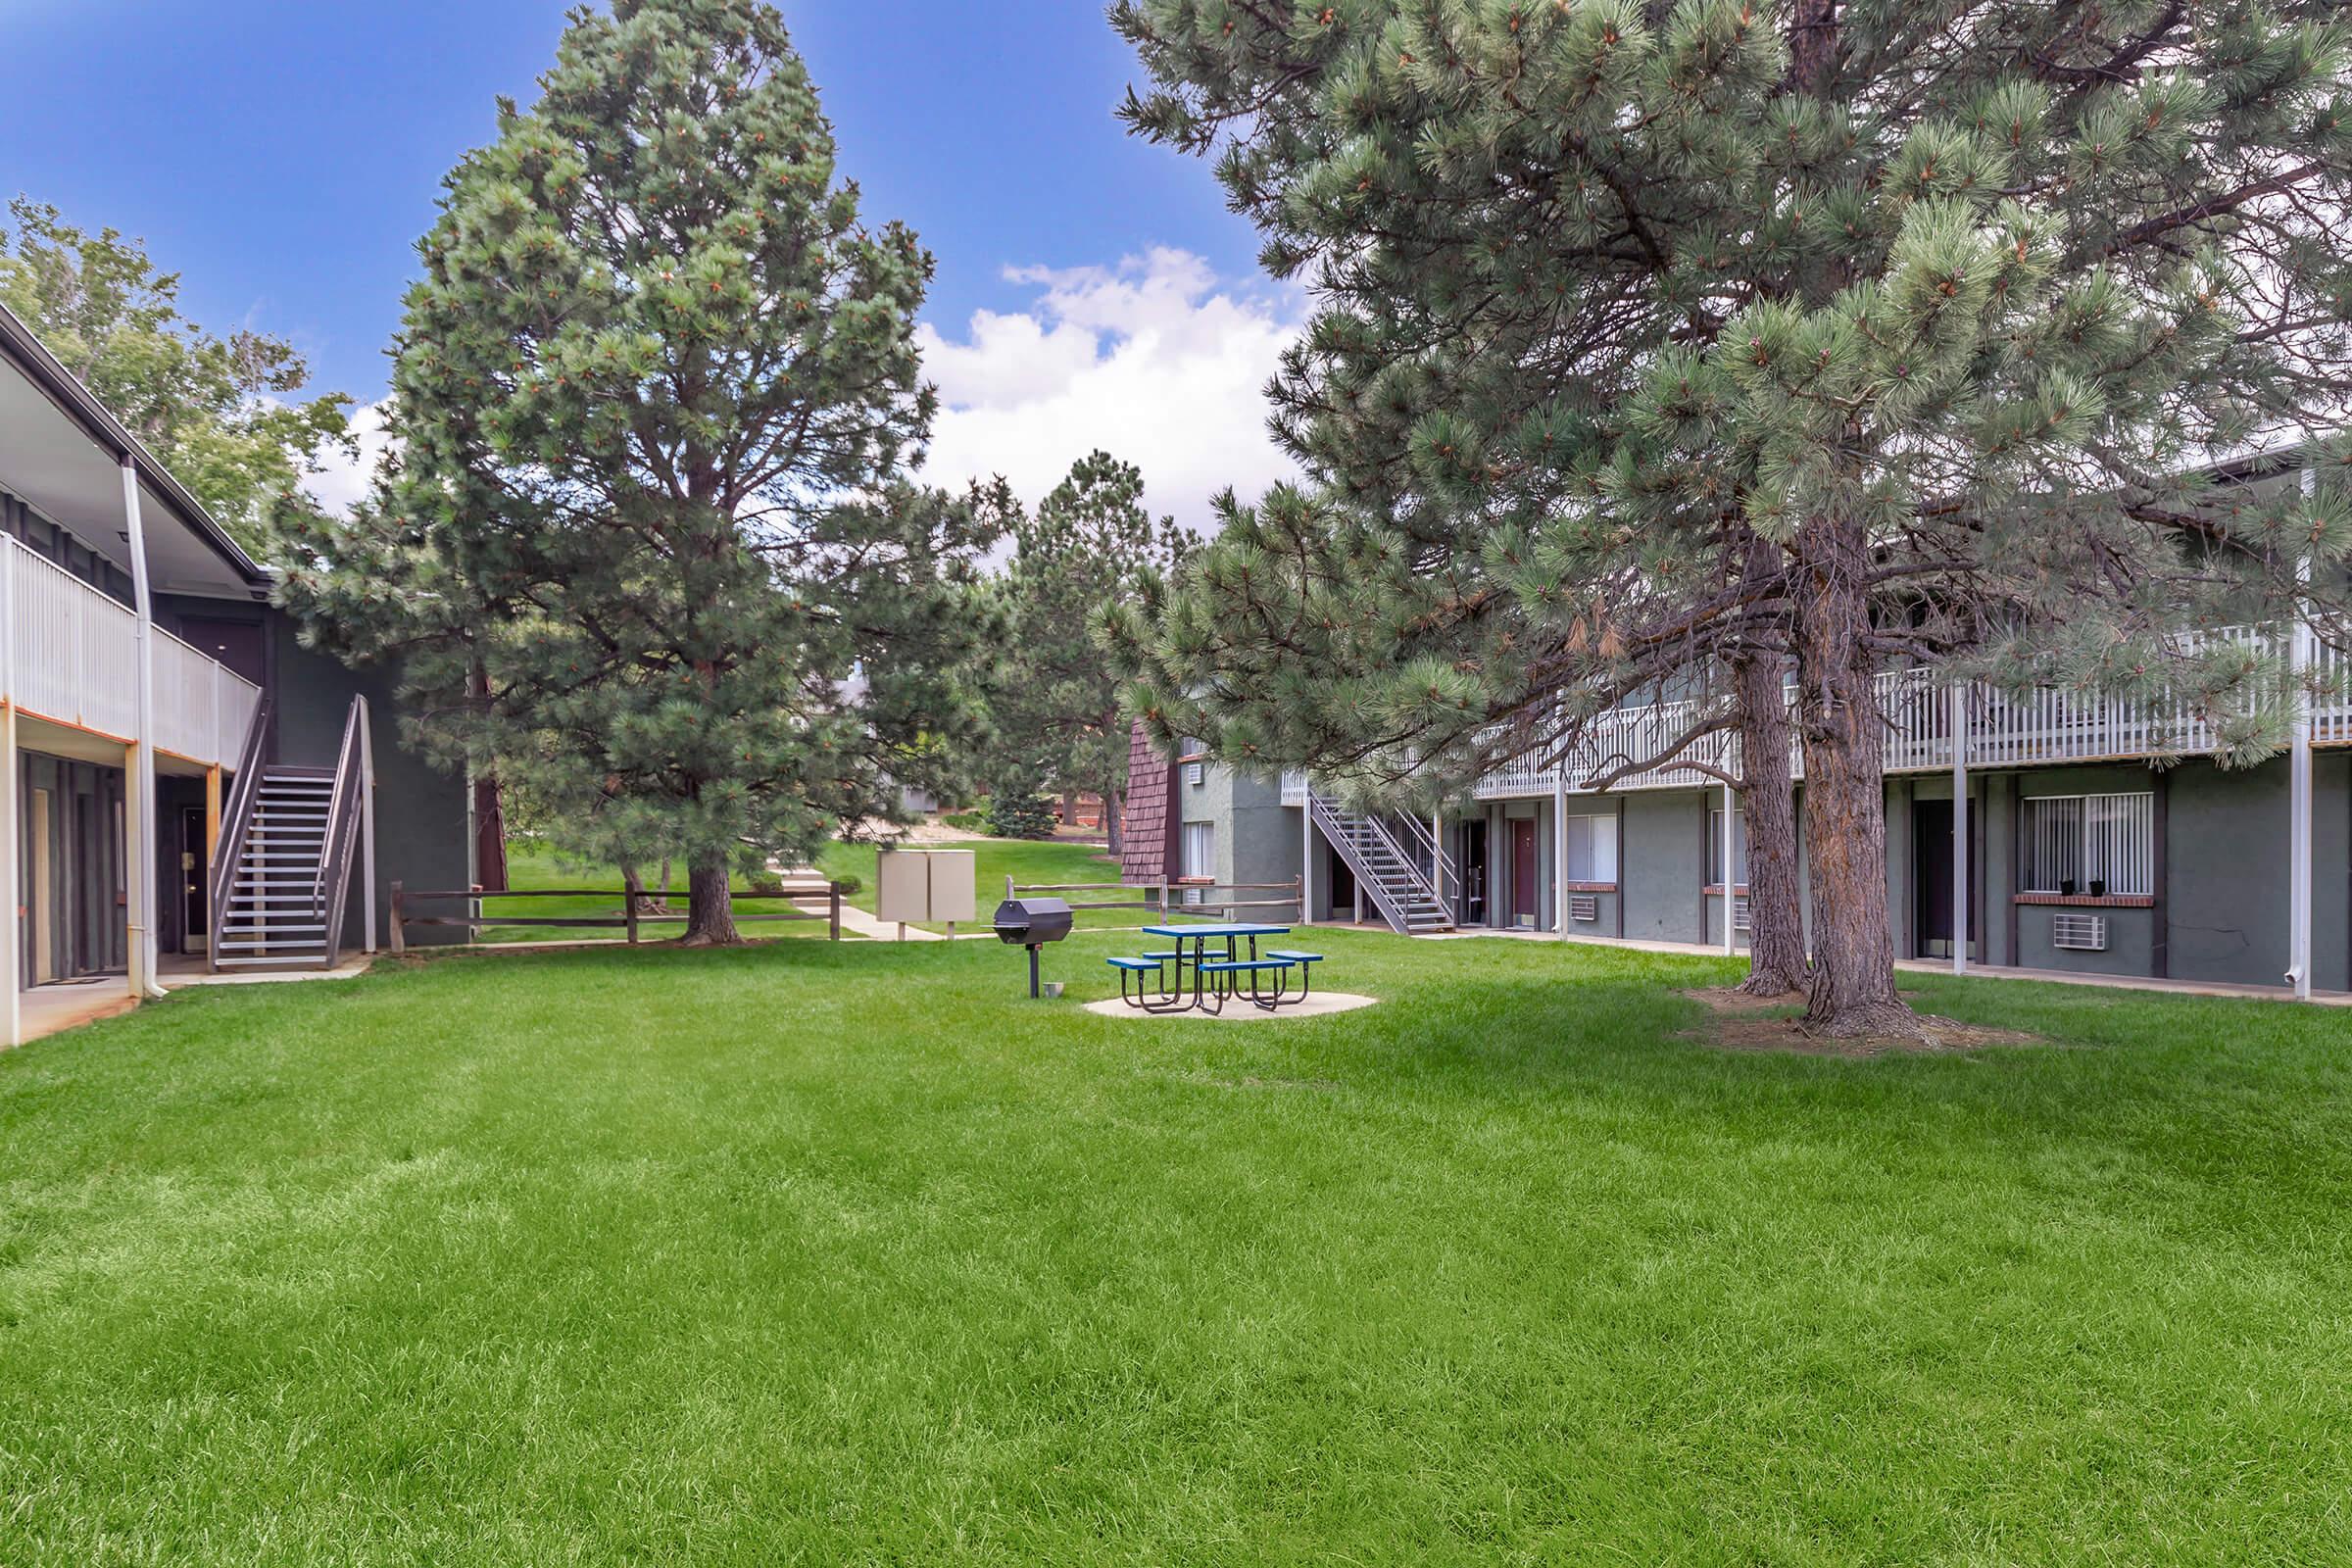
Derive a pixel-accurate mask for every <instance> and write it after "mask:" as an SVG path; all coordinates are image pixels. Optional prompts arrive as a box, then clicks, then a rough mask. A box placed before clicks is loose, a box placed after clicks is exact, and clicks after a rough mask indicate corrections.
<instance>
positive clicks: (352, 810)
mask: <svg viewBox="0 0 2352 1568" xmlns="http://www.w3.org/2000/svg"><path fill="white" fill-rule="evenodd" d="M367 753H368V699H367V697H366V695H365V694H355V695H354V696H353V697H352V699H351V708H350V710H349V711H348V712H347V713H346V714H345V716H344V719H343V745H342V747H341V748H340V749H339V750H338V751H337V752H336V754H335V788H334V793H333V794H332V795H331V796H329V797H328V801H327V809H326V842H325V844H324V845H323V846H321V851H320V854H319V875H318V878H317V880H316V881H315V882H314V883H313V886H312V895H311V904H312V916H311V917H312V918H313V919H319V918H320V917H322V916H323V917H324V919H325V922H326V954H325V957H324V959H323V964H324V967H326V968H329V969H331V968H333V967H334V966H335V962H336V960H337V959H338V958H339V957H340V956H341V955H342V952H343V907H344V906H345V905H346V904H348V903H349V902H350V893H351V862H352V849H353V846H354V845H355V844H356V843H357V841H358V838H359V830H360V819H361V817H362V815H363V814H364V813H363V811H362V809H361V808H362V804H363V803H362V801H361V799H360V796H361V792H362V791H363V790H365V789H367V788H368V782H369V781H368V779H367V778H366V776H365V775H366V773H367V771H368V770H367V767H366V765H365V763H366V758H367Z"/></svg>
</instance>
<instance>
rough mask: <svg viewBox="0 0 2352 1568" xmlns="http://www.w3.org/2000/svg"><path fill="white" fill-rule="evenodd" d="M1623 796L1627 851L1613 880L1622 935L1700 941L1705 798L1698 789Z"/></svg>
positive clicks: (1648, 939)
mask: <svg viewBox="0 0 2352 1568" xmlns="http://www.w3.org/2000/svg"><path fill="white" fill-rule="evenodd" d="M1624 800H1625V852H1624V855H1623V857H1622V858H1621V859H1620V861H1619V863H1618V866H1617V884H1618V886H1619V888H1621V889H1622V890H1623V895H1624V898H1625V934H1626V936H1628V937H1629V938H1633V939H1635V940H1638V941H1643V942H1704V941H1705V940H1706V939H1707V936H1706V930H1705V928H1704V926H1703V925H1702V924H1701V923H1700V920H1699V899H1700V893H1699V889H1700V888H1702V887H1704V886H1705V885H1706V880H1707V877H1706V866H1705V864H1704V863H1703V862H1704V861H1705V860H1706V858H1707V852H1706V842H1707V816H1706V812H1707V798H1706V796H1705V795H1703V794H1701V793H1700V792H1698V791H1696V790H1691V791H1684V790H1637V791H1634V792H1632V793H1630V794H1628V795H1626V796H1625V797H1624Z"/></svg>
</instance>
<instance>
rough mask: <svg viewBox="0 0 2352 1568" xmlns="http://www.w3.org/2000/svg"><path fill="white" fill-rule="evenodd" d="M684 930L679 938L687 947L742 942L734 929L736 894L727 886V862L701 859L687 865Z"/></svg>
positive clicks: (734, 944) (721, 946) (731, 945)
mask: <svg viewBox="0 0 2352 1568" xmlns="http://www.w3.org/2000/svg"><path fill="white" fill-rule="evenodd" d="M686 898H687V902H688V908H687V910H686V934H685V935H684V936H683V937H680V938H679V939H678V940H679V942H680V943H681V944H682V945H683V946H686V947H689V948H732V947H737V946H740V945H741V944H742V942H743V933H742V932H740V931H738V930H736V929H735V897H734V895H733V893H731V892H730V891H729V890H728V887H727V865H726V862H725V861H724V860H721V861H719V862H718V863H717V864H715V865H712V864H707V863H705V862H702V861H696V862H693V863H690V864H689V865H688V866H687V867H686Z"/></svg>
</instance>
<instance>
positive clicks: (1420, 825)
mask: <svg viewBox="0 0 2352 1568" xmlns="http://www.w3.org/2000/svg"><path fill="white" fill-rule="evenodd" d="M1374 820H1378V819H1377V818H1375V819H1374ZM1397 820H1398V821H1399V822H1402V823H1403V824H1404V825H1405V827H1406V829H1407V830H1408V833H1407V836H1408V837H1409V838H1410V839H1411V840H1412V847H1413V850H1414V852H1415V854H1417V855H1421V854H1425V855H1427V856H1428V857H1429V861H1430V867H1431V870H1430V876H1431V880H1432V881H1433V882H1434V883H1435V884H1436V888H1435V889H1433V891H1438V892H1440V893H1441V895H1442V891H1443V889H1444V888H1445V886H1446V883H1448V882H1451V883H1452V884H1453V885H1454V886H1455V887H1457V888H1458V887H1460V886H1461V885H1462V874H1461V872H1459V871H1457V870H1455V869H1454V865H1453V857H1452V856H1450V855H1447V854H1446V846H1445V844H1444V843H1443V842H1441V841H1440V840H1439V839H1438V837H1437V836H1436V835H1435V834H1433V833H1431V832H1430V830H1429V824H1428V823H1427V822H1424V821H1422V820H1421V819H1420V818H1419V817H1417V816H1415V815H1413V814H1412V813H1411V812H1410V811H1407V812H1404V813H1403V814H1401V815H1399V816H1398V817H1397ZM1439 902H1440V903H1443V902H1444V899H1443V897H1442V896H1441V898H1440V900H1439Z"/></svg>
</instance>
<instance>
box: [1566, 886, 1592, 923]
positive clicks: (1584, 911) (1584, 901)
mask: <svg viewBox="0 0 2352 1568" xmlns="http://www.w3.org/2000/svg"><path fill="white" fill-rule="evenodd" d="M1568 918H1569V919H1571V920H1583V921H1585V922H1586V923H1587V924H1590V923H1592V922H1593V921H1595V920H1598V919H1599V918H1600V896H1599V895H1598V894H1594V893H1571V894H1569V895H1568Z"/></svg>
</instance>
